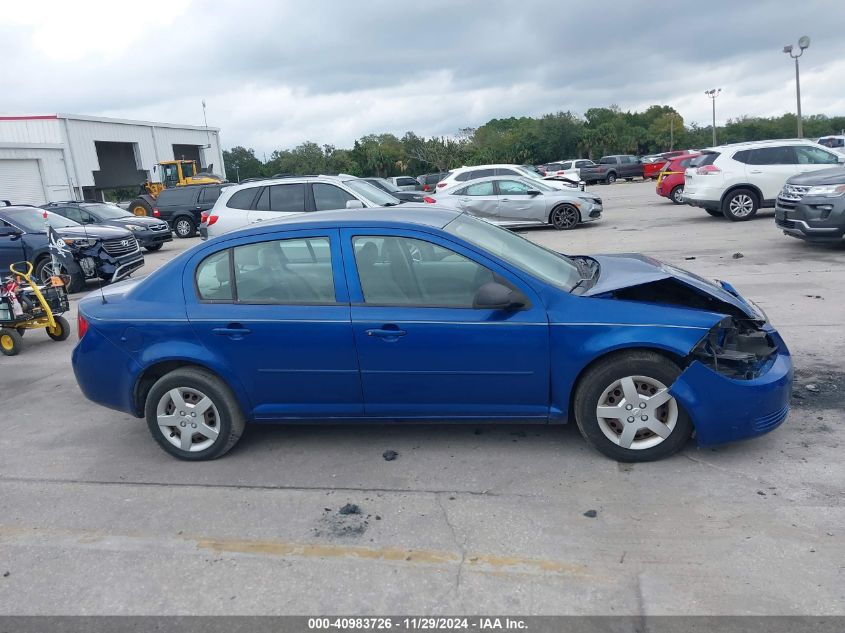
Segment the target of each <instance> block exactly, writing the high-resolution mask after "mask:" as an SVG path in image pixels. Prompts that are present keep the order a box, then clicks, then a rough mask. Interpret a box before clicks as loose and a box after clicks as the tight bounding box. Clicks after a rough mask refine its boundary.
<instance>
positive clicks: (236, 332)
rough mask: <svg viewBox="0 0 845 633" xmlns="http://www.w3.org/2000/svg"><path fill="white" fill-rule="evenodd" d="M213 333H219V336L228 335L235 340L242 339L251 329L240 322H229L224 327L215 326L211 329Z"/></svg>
mask: <svg viewBox="0 0 845 633" xmlns="http://www.w3.org/2000/svg"><path fill="white" fill-rule="evenodd" d="M211 331H212V332H213V333H214V334H219V335H220V336H229V337H231V338H233V339H235V340H237V339H242V338H243V337H244V336H246V335H247V334H250V333H251V332H252V330H250V329H249V328H245V327H244V326H243V325H241V324H240V323H230V324H229V325H227V326H226V327H216V328H214V329H212V330H211Z"/></svg>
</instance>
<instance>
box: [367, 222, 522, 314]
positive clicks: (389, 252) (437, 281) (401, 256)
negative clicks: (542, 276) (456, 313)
mask: <svg viewBox="0 0 845 633" xmlns="http://www.w3.org/2000/svg"><path fill="white" fill-rule="evenodd" d="M352 245H353V248H354V251H355V263H356V266H357V268H358V279H359V280H360V282H361V291H362V293H363V295H364V303H366V304H374V305H397V306H417V307H429V308H472V306H473V301H474V299H475V294H476V292H478V289H479V288H480V287H481V286H483V285H484V284H486V283H489V282H492V281H497V282H499V283H506V282H504V281H503V280H502V279H501V278H500V277H498V276H497V275H495V274H494V273H493V271H491V270H490V269H488V268H486V267H484V266H482V265H481V264H478V263H476V262H474V261H472V260H470V259H467V258H466V257H464V256H463V255H459V254H458V253H455V252H454V251H451V250H449V249H448V248H444V247H442V246H439V245H437V244H432V243H431V242H426V241H424V240H417V239H413V238H410V237H397V236H375V235H373V236H357V237H354V238H352Z"/></svg>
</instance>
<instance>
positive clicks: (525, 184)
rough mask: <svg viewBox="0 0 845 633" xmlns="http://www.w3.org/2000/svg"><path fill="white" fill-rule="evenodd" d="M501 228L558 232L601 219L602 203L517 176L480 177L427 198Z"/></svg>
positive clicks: (589, 196)
mask: <svg viewBox="0 0 845 633" xmlns="http://www.w3.org/2000/svg"><path fill="white" fill-rule="evenodd" d="M426 202H436V203H437V204H439V205H442V206H445V207H451V208H453V209H459V210H461V211H466V212H467V213H470V214H472V215H474V216H477V217H479V218H484V219H485V220H487V221H488V222H491V223H493V224H498V225H500V226H530V225H542V224H550V225H551V226H553V227H554V228H556V229H558V230H562V231H563V230H568V229H571V228H574V227H575V226H577V225H578V224H580V223H581V222H591V221H592V220H598V219H599V218H601V213H602V201H601V198H598V197H596V196H594V195H592V194H590V193H587V192H584V191H579V190H577V189H554V188H552V187H550V186H548V185H546V184H543V183H542V182H538V181H536V180H531V179H528V178H520V177H517V176H493V177H489V178H479V179H478V180H473V181H471V182H469V183H465V182H463V183H459V184H457V185H453V186H452V187H449V188H446V189H443V190H441V191H438V192H436V193H432V194H429V195H428V196H426Z"/></svg>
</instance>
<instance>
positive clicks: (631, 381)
mask: <svg viewBox="0 0 845 633" xmlns="http://www.w3.org/2000/svg"><path fill="white" fill-rule="evenodd" d="M596 418H597V419H598V423H599V428H600V429H601V432H602V433H603V434H604V435H605V437H607V439H609V440H610V441H611V442H613V443H614V444H617V445H618V446H620V447H622V448H627V449H631V450H645V449H648V448H652V447H654V446H657V445H658V444H661V443H662V442H663V441H664V440H665V439H666V438H668V437H669V436H670V435H671V434H672V431H673V430H674V429H675V425H676V424H677V423H678V403H677V402H676V401H675V399H674V398H673V397H672V396H671V395H670V394H669V389H668V387H666V385H664V384H663V383H662V382H660V381H659V380H657V379H655V378H650V377H648V376H626V377H625V378H621V379H619V380H616V381H614V382H613V383H612V384H611V385H609V386H608V387H607V389H605V390H604V392H602V394H601V396H600V397H599V401H598V406H597V407H596Z"/></svg>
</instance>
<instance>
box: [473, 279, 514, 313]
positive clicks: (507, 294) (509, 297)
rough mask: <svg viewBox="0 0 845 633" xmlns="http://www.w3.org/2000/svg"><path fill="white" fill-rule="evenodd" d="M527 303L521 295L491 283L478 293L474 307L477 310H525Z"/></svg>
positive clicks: (474, 299) (482, 287) (503, 286)
mask: <svg viewBox="0 0 845 633" xmlns="http://www.w3.org/2000/svg"><path fill="white" fill-rule="evenodd" d="M526 303H527V300H526V299H525V297H524V296H523V295H522V294H521V293H519V292H517V291H515V290H513V289H511V288H508V287H507V286H505V285H502V284H500V283H496V282H495V281H491V282H490V283H486V284H484V285H483V286H481V288H479V289H478V290H477V291H476V293H475V297H474V298H473V300H472V307H473V308H475V309H476V310H518V309H519V308H524V307H525V304H526Z"/></svg>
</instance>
